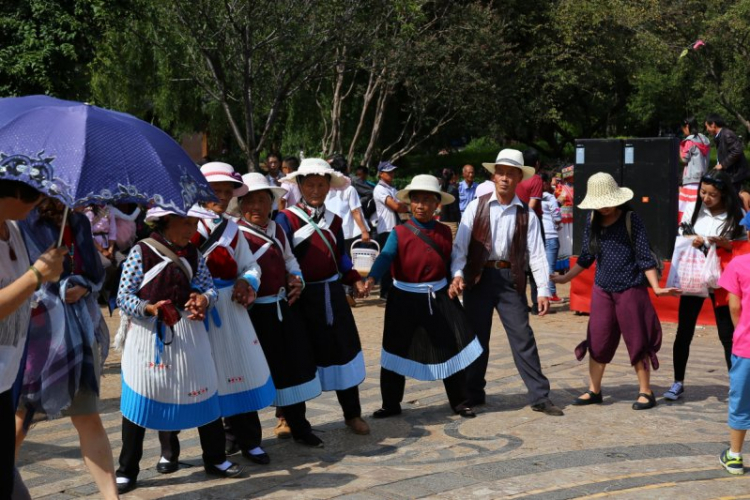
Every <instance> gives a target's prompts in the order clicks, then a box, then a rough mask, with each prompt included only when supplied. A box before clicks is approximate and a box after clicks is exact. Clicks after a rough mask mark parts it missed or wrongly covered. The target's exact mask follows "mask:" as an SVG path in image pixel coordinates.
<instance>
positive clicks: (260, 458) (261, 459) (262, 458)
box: [242, 450, 271, 465]
mask: <svg viewBox="0 0 750 500" xmlns="http://www.w3.org/2000/svg"><path fill="white" fill-rule="evenodd" d="M242 456H243V457H245V458H247V459H248V460H250V461H251V462H255V463H256V464H258V465H268V464H270V463H271V457H269V456H268V453H266V452H263V453H261V454H260V455H253V454H251V453H250V452H248V451H245V450H242Z"/></svg>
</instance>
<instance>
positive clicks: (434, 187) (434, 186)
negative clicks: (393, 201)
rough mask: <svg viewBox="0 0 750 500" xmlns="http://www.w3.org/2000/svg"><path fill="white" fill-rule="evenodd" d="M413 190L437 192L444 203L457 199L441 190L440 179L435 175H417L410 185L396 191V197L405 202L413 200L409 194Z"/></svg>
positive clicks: (448, 203) (447, 203)
mask: <svg viewBox="0 0 750 500" xmlns="http://www.w3.org/2000/svg"><path fill="white" fill-rule="evenodd" d="M412 191H424V192H427V193H435V194H436V195H438V196H439V197H440V203H442V204H443V205H450V204H451V203H453V202H454V201H456V198H455V197H454V196H453V195H451V194H448V193H446V192H443V191H441V190H440V181H439V180H438V179H437V177H435V176H433V175H415V176H414V178H413V179H412V180H411V182H410V183H409V185H408V186H406V187H405V188H404V189H402V190H401V191H399V192H398V193H396V198H398V199H399V200H401V201H403V202H404V203H409V201H411V199H410V198H409V194H410V193H411V192H412Z"/></svg>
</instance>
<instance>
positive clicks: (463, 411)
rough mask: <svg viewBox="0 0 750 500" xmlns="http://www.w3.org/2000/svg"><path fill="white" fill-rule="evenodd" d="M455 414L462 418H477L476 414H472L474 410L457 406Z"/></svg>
mask: <svg viewBox="0 0 750 500" xmlns="http://www.w3.org/2000/svg"><path fill="white" fill-rule="evenodd" d="M455 412H456V413H457V414H458V415H461V417H463V418H475V417H476V416H477V414H476V413H474V410H472V409H471V408H469V407H468V406H459V407H458V408H456V410H455Z"/></svg>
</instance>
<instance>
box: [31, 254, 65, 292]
mask: <svg viewBox="0 0 750 500" xmlns="http://www.w3.org/2000/svg"><path fill="white" fill-rule="evenodd" d="M67 254H68V247H60V248H54V247H49V248H48V249H47V251H46V252H44V253H43V254H42V255H41V256H40V257H39V258H38V259H37V261H36V262H34V267H35V268H36V270H37V271H39V274H41V275H42V283H47V282H50V281H52V282H55V281H57V280H59V279H60V275H61V274H62V272H63V262H65V256H66V255H67Z"/></svg>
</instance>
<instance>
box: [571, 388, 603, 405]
mask: <svg viewBox="0 0 750 500" xmlns="http://www.w3.org/2000/svg"><path fill="white" fill-rule="evenodd" d="M586 394H588V396H589V397H588V398H583V397H580V396H579V397H577V398H576V399H575V401H573V406H586V405H598V404H601V403H602V391H599V393H598V394H597V393H596V392H594V391H586V392H584V393H583V396H585V395H586Z"/></svg>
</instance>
